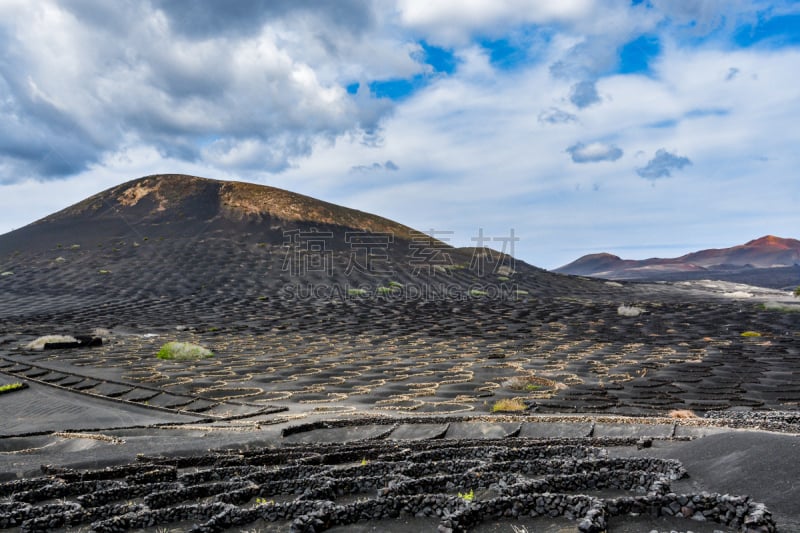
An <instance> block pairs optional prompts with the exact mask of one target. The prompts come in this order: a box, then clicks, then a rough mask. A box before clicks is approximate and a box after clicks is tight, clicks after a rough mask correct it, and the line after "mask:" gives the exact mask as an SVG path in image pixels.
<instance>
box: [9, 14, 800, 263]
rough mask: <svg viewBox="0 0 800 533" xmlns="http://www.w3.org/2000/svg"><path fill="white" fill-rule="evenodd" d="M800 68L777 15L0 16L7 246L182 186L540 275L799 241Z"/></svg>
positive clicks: (791, 30) (798, 48)
mask: <svg viewBox="0 0 800 533" xmlns="http://www.w3.org/2000/svg"><path fill="white" fill-rule="evenodd" d="M187 5H191V7H186V6H187ZM798 65H800V2H788V1H784V2H781V1H774V2H767V1H747V2H745V1H737V0H728V1H725V0H705V1H704V0H698V1H695V2H674V1H670V0H644V1H634V2H630V1H613V0H605V1H592V0H562V1H559V2H551V1H544V0H491V1H490V0H486V1H480V0H471V1H468V2H465V1H463V0H460V1H455V0H438V1H436V2H431V1H430V0H396V1H391V0H379V1H375V2H367V1H362V0H339V1H337V2H322V1H312V0H270V1H266V0H241V1H239V2H235V3H233V4H231V3H227V2H223V1H219V0H207V1H196V2H193V3H191V4H186V3H181V2H167V1H166V0H151V1H133V0H130V1H124V0H123V1H120V2H116V3H114V5H113V7H112V6H111V5H110V4H109V3H107V2H103V1H101V0H41V1H38V2H28V1H26V0H3V1H2V2H0V121H2V124H3V127H2V128H0V233H2V232H6V231H10V230H12V229H14V228H18V227H21V226H23V225H25V224H28V223H30V222H32V221H34V220H36V219H38V218H40V217H42V216H45V215H47V214H49V213H51V212H53V211H56V210H58V209H61V208H63V207H66V206H67V205H69V204H72V203H74V202H77V201H79V200H81V199H83V198H85V197H87V196H89V195H91V194H94V193H96V192H99V191H100V190H103V189H106V188H108V187H111V186H114V185H116V184H118V183H121V182H123V181H127V180H129V179H133V178H137V177H140V176H143V175H147V174H153V173H174V172H183V173H189V174H195V175H200V176H205V177H210V178H217V179H239V180H244V181H253V182H257V183H263V184H268V185H273V186H277V187H282V188H285V189H289V190H292V191H296V192H300V193H303V194H308V195H310V196H314V197H317V198H321V199H324V200H327V201H331V202H335V203H339V204H343V205H346V206H349V207H354V208H357V209H361V210H364V211H369V212H373V213H376V214H380V215H382V216H386V217H388V218H392V219H394V220H397V221H399V222H402V223H404V224H407V225H410V226H413V227H415V228H418V229H421V230H430V229H434V230H437V231H451V232H453V233H452V234H451V237H450V242H451V243H452V244H454V245H459V246H460V245H469V244H471V242H472V238H473V237H475V236H477V235H478V232H479V230H480V229H481V228H482V229H483V232H484V235H487V236H489V237H497V238H502V237H505V236H508V235H509V232H510V230H511V229H512V228H513V230H514V232H515V235H516V236H517V237H519V238H520V241H519V242H518V243H517V245H516V249H515V255H517V256H518V257H520V258H521V259H524V260H526V261H528V262H530V263H532V264H535V265H537V266H542V267H545V268H555V267H558V266H560V265H563V264H565V263H567V262H569V261H571V260H573V259H576V258H577V257H579V256H581V255H583V254H586V253H594V252H601V251H605V252H611V253H616V254H618V255H621V256H623V257H626V258H645V257H653V256H660V257H669V256H676V255H681V254H683V253H686V252H689V251H693V250H697V249H701V248H708V247H724V246H731V245H734V244H739V243H743V242H745V241H747V240H750V239H753V238H756V237H760V236H762V235H765V234H776V235H779V236H783V237H794V238H798V237H800V233H798V229H797V228H798V227H800V217H798V215H797V212H798V209H797V206H798V205H800V179H799V177H798V170H797V169H798V168H800V149H798V146H800V127H798V126H797V125H798V124H800V89H798V86H797V82H796V74H795V72H796V70H797V68H798Z"/></svg>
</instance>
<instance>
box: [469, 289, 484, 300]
mask: <svg viewBox="0 0 800 533" xmlns="http://www.w3.org/2000/svg"><path fill="white" fill-rule="evenodd" d="M469 295H470V296H473V297H475V298H479V297H481V296H488V295H489V293H488V292H486V291H481V290H478V289H470V290H469Z"/></svg>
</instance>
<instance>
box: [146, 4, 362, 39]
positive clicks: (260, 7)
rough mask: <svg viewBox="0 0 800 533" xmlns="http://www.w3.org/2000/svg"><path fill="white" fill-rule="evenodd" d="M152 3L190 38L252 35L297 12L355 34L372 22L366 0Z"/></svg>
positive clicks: (176, 27)
mask: <svg viewBox="0 0 800 533" xmlns="http://www.w3.org/2000/svg"><path fill="white" fill-rule="evenodd" d="M153 5H154V6H155V7H157V8H158V9H159V10H161V11H162V12H163V13H164V14H166V15H167V17H168V18H169V22H170V25H171V27H173V28H174V29H175V30H176V31H177V32H179V33H181V34H183V35H186V36H190V37H192V38H207V37H210V36H216V35H222V34H235V35H238V36H242V35H247V34H254V33H257V32H258V31H259V30H260V29H261V26H263V25H264V24H265V23H267V22H268V21H269V20H270V19H274V18H283V17H287V16H291V15H297V14H300V15H302V16H313V17H316V18H319V19H324V20H325V21H326V23H328V24H330V25H332V26H335V27H336V28H338V29H340V30H348V31H352V32H357V33H360V32H363V31H365V30H367V29H369V28H370V27H371V26H372V25H373V24H374V22H375V17H374V14H373V13H372V9H371V5H370V3H369V2H367V1H366V0H336V1H335V2H319V1H318V0H235V1H231V0H203V1H188V2H175V1H174V0H154V2H153Z"/></svg>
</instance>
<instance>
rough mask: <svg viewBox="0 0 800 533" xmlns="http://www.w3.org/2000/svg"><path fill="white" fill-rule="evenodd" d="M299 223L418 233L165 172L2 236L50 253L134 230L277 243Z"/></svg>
mask: <svg viewBox="0 0 800 533" xmlns="http://www.w3.org/2000/svg"><path fill="white" fill-rule="evenodd" d="M301 226H302V227H307V226H313V227H316V228H319V229H322V228H328V229H330V228H334V227H335V228H341V229H344V228H346V229H348V230H357V231H365V232H372V233H391V234H392V235H394V236H395V237H396V238H398V239H405V240H408V239H410V237H411V232H412V231H413V230H411V228H409V227H407V226H404V225H402V224H398V223H396V222H393V221H391V220H388V219H386V218H382V217H379V216H376V215H371V214H369V213H364V212H362V211H358V210H355V209H349V208H346V207H342V206H339V205H335V204H332V203H329V202H324V201H322V200H317V199H314V198H311V197H309V196H304V195H302V194H297V193H293V192H289V191H286V190H282V189H278V188H275V187H269V186H266V185H256V184H252V183H243V182H236V181H219V180H213V179H207V178H200V177H196V176H187V175H183V174H161V175H153V176H146V177H143V178H139V179H136V180H132V181H129V182H127V183H123V184H121V185H118V186H116V187H112V188H110V189H108V190H105V191H103V192H101V193H98V194H96V195H94V196H91V197H89V198H87V199H86V200H83V201H81V202H79V203H77V204H75V205H72V206H70V207H67V208H66V209H63V210H61V211H59V212H57V213H54V214H52V215H49V216H47V217H45V218H43V219H41V220H38V221H36V222H34V223H33V224H31V225H29V226H26V227H24V228H21V229H19V230H16V231H14V232H11V233H9V234H7V235H5V236H3V238H2V239H0V254H2V253H8V252H9V251H10V250H9V249H8V248H9V247H12V248H13V249H17V248H20V246H21V244H24V247H25V248H31V247H37V248H49V247H52V246H56V245H57V244H59V243H61V244H63V243H64V242H65V241H68V240H69V239H73V240H74V239H75V238H76V236H77V235H81V236H82V237H83V238H86V237H89V238H91V239H92V240H96V241H98V242H100V241H105V240H108V239H113V238H116V237H120V238H123V237H124V236H126V235H128V234H129V233H131V232H132V231H133V232H134V233H139V234H141V236H142V237H144V236H152V235H154V234H158V235H162V234H166V235H187V234H197V232H198V231H199V230H202V231H203V232H204V233H206V234H208V235H214V233H215V232H216V233H220V232H227V231H231V232H237V233H242V232H243V233H248V232H249V233H251V234H254V235H255V234H257V238H258V239H259V241H261V242H270V243H272V244H279V243H280V242H282V240H283V238H284V236H283V232H284V231H287V230H292V229H297V228H299V227H301ZM235 230H241V231H240V232H239V231H235ZM239 236H241V235H239Z"/></svg>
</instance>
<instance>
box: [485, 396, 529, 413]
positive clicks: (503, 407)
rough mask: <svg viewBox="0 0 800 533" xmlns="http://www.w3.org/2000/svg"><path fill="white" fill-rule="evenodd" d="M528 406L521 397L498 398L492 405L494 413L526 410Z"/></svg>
mask: <svg viewBox="0 0 800 533" xmlns="http://www.w3.org/2000/svg"><path fill="white" fill-rule="evenodd" d="M527 408H528V406H527V405H525V402H523V401H522V399H521V398H504V399H502V400H497V401H496V402H495V403H494V405H493V406H492V412H493V413H513V412H519V411H524V410H525V409H527Z"/></svg>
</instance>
